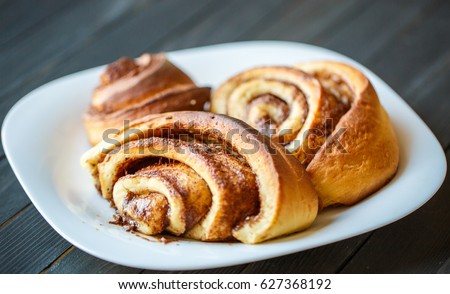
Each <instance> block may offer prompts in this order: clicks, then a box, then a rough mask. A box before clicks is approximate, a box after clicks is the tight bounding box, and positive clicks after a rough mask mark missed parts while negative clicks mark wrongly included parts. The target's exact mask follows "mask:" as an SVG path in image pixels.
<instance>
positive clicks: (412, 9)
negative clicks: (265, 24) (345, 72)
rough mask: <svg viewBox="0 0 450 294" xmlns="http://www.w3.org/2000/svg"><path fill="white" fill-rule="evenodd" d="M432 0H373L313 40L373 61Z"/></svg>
mask: <svg viewBox="0 0 450 294" xmlns="http://www.w3.org/2000/svg"><path fill="white" fill-rule="evenodd" d="M433 5H434V3H433V1H422V0H414V1H411V0H401V1H389V0H381V1H372V2H371V4H370V6H368V7H365V8H364V9H360V10H358V11H357V13H355V14H354V16H353V17H349V18H348V19H347V20H346V22H345V23H344V24H342V25H341V29H337V30H330V31H326V32H325V33H323V34H321V35H320V39H321V40H319V38H314V42H315V43H318V44H320V45H322V46H325V47H327V48H330V49H333V50H336V51H339V52H341V53H342V54H345V55H348V56H350V57H351V58H353V59H355V60H357V61H362V62H367V61H369V62H370V57H371V56H373V55H375V54H377V53H378V54H382V52H383V51H384V48H383V47H391V46H392V44H393V42H395V39H396V38H397V36H398V34H399V32H401V31H402V30H404V29H405V27H406V26H408V25H410V24H411V21H412V20H414V19H416V18H417V17H418V16H419V15H420V14H421V13H422V12H423V10H424V9H429V7H432V6H433Z"/></svg>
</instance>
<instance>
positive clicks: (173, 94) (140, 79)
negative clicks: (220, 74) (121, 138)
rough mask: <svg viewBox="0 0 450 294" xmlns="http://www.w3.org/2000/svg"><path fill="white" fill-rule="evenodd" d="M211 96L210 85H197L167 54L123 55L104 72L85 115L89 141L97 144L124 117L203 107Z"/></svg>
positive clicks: (129, 119) (120, 125)
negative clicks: (133, 57)
mask: <svg viewBox="0 0 450 294" xmlns="http://www.w3.org/2000/svg"><path fill="white" fill-rule="evenodd" d="M209 96H210V89H209V88H199V87H197V86H196V85H195V83H194V82H193V81H192V80H191V78H190V77H189V76H187V75H186V74H185V73H184V72H183V71H181V70H180V69H179V68H177V67H176V66H175V65H173V64H172V63H171V62H169V61H168V60H167V58H166V57H165V55H164V54H143V55H141V56H140V57H139V58H137V59H130V58H126V57H124V58H120V59H119V60H117V61H115V62H113V63H111V64H109V65H108V66H107V67H106V69H105V71H104V72H103V73H102V75H101V77H100V85H99V86H98V87H97V88H96V89H95V90H94V93H93V96H92V101H91V105H90V107H89V109H88V110H87V112H86V113H85V115H84V124H85V127H86V130H87V133H88V137H89V141H90V142H91V144H92V145H95V144H97V143H98V142H100V141H101V140H102V138H103V135H104V132H105V130H107V129H111V130H120V129H122V128H123V127H124V121H125V120H128V121H132V120H135V119H138V118H141V117H143V116H145V115H148V114H154V113H162V112H168V111H178V110H203V107H204V104H205V102H206V101H208V100H209Z"/></svg>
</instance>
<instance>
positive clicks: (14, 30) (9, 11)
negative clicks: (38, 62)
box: [0, 0, 71, 48]
mask: <svg viewBox="0 0 450 294" xmlns="http://www.w3.org/2000/svg"><path fill="white" fill-rule="evenodd" d="M69 3H71V1H70V0H58V1H53V0H41V1H39V3H33V5H34V6H33V9H30V4H31V3H30V1H29V0H15V1H7V2H4V3H2V4H3V5H2V7H1V9H0V28H2V34H1V35H0V48H3V47H4V46H7V45H8V44H11V43H12V42H14V41H15V40H18V38H26V37H27V36H28V35H29V34H30V33H32V32H33V30H34V29H35V28H36V27H37V26H40V25H42V23H43V22H45V21H47V20H48V19H49V18H51V17H53V16H54V15H55V14H56V13H59V12H60V10H61V9H67V7H68V6H69V5H68V4H69Z"/></svg>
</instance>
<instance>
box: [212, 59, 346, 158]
mask: <svg viewBox="0 0 450 294" xmlns="http://www.w3.org/2000/svg"><path fill="white" fill-rule="evenodd" d="M345 110H346V107H345V105H343V104H341V103H337V102H336V101H335V100H334V99H332V97H328V96H327V95H325V93H324V92H323V90H322V87H321V86H320V84H319V82H318V81H317V80H316V79H314V78H313V77H311V76H310V75H308V74H306V73H304V72H302V71H300V70H297V69H294V68H289V67H281V66H273V67H257V68H253V69H250V70H247V71H245V72H242V73H240V74H238V75H236V76H234V77H232V78H231V79H229V80H228V81H226V82H225V83H223V84H222V85H221V86H220V87H219V88H218V89H216V90H215V91H214V93H213V94H212V97H211V111H212V112H215V113H223V114H228V115H230V116H232V117H235V118H238V119H241V120H243V121H245V122H247V123H248V124H250V125H251V126H252V127H255V128H257V129H259V130H260V131H262V132H264V133H266V134H268V135H271V137H272V138H275V139H276V140H278V141H279V142H280V143H283V144H285V145H286V148H287V149H288V150H289V151H290V152H292V153H293V154H295V155H296V156H297V158H298V159H299V160H300V161H301V162H302V163H304V164H308V163H309V162H310V161H311V159H312V158H313V157H314V153H315V152H316V151H317V150H318V149H319V148H320V146H322V144H323V143H324V142H325V139H326V137H327V135H329V134H330V133H331V131H332V126H333V123H332V122H333V121H336V122H337V121H338V120H339V118H340V117H341V116H342V115H343V113H345ZM327 119H329V121H327Z"/></svg>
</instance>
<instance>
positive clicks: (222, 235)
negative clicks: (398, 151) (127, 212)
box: [81, 111, 318, 243]
mask: <svg viewBox="0 0 450 294" xmlns="http://www.w3.org/2000/svg"><path fill="white" fill-rule="evenodd" d="M130 129H133V130H134V132H133V133H131V134H130V135H129V136H128V135H126V134H127V133H129V132H128V131H127V130H123V131H121V133H120V134H117V135H115V136H114V137H112V138H111V139H112V142H109V143H108V142H105V141H103V142H101V143H99V144H98V145H96V146H94V147H93V148H92V149H91V150H89V151H87V152H86V153H85V154H84V155H83V156H82V159H81V163H82V165H83V167H84V168H85V169H87V170H88V171H89V172H90V173H91V174H92V176H93V179H94V182H95V183H96V186H97V187H98V189H99V191H101V194H102V195H103V197H105V198H107V199H114V198H116V197H117V198H120V197H118V195H117V194H116V192H120V191H118V190H120V189H122V188H123V185H122V186H120V185H119V186H117V182H118V181H119V184H120V181H121V180H123V177H125V179H126V177H130V176H134V174H133V171H132V169H130V166H131V165H130V163H132V162H141V163H142V160H143V159H148V158H166V159H169V160H172V161H176V162H178V163H180V164H183V165H185V166H187V167H189V168H190V169H192V170H193V171H194V172H195V173H196V174H198V175H199V176H200V178H201V179H202V180H203V181H204V182H205V183H206V184H207V186H208V188H209V191H210V193H211V206H210V207H209V211H208V212H207V214H206V215H205V216H204V217H203V218H202V221H200V222H199V223H197V224H196V225H195V226H192V229H190V230H187V231H185V232H183V233H180V232H179V231H178V232H177V233H178V234H179V235H180V234H182V235H185V236H188V237H190V238H194V239H200V240H205V241H221V240H228V239H230V238H231V237H234V238H236V239H237V240H240V241H242V242H244V243H259V242H262V241H265V240H268V239H272V238H275V237H278V236H281V235H285V234H289V233H293V232H298V231H300V230H303V229H305V228H307V227H308V226H310V225H311V223H312V222H313V221H314V219H315V217H316V214H317V210H318V198H317V192H316V191H315V190H314V188H313V185H312V183H311V182H310V179H309V176H308V175H307V173H306V172H305V170H304V169H303V168H302V167H301V166H300V165H299V164H297V159H296V158H295V157H294V156H292V155H290V154H286V153H285V152H284V148H283V147H282V146H281V145H280V144H277V143H274V142H271V141H270V139H269V138H267V137H266V136H264V135H262V134H260V133H259V132H257V131H256V130H255V129H253V128H251V127H250V126H248V125H247V124H245V123H244V122H242V121H239V120H237V119H233V118H230V117H227V116H224V115H218V114H212V113H207V112H191V111H185V112H173V113H164V114H159V115H150V116H147V117H145V118H143V119H141V120H139V121H136V122H135V123H134V124H133V125H132V126H131V127H130ZM168 131H169V132H173V134H177V136H178V137H177V136H175V138H173V139H172V138H166V137H164V136H165V135H167V132H168ZM180 135H183V136H186V135H189V136H190V137H189V138H192V136H194V138H197V139H195V140H192V139H186V137H185V139H181V138H182V137H180ZM211 142H213V146H216V147H211V145H210V144H211ZM217 146H222V147H220V148H219V149H217ZM125 147H126V148H125ZM149 147H150V148H149ZM163 147H165V148H166V149H164V150H166V152H163V153H161V152H160V153H155V152H153V151H154V150H162V149H161V148H163ZM176 148H178V149H177V150H176ZM125 149H126V150H127V152H124V150H125ZM152 150H153V151H152ZM145 164H147V165H152V164H155V163H151V162H150V161H147V163H145ZM157 168H158V167H157V166H156V169H157ZM127 169H128V170H127ZM140 173H141V174H142V173H145V172H142V171H141V172H140ZM172 180H173V178H172ZM193 184H194V183H193ZM131 186H134V187H136V186H135V185H131ZM198 188H199V189H201V187H200V186H198ZM147 189H148V191H147V192H143V191H140V194H141V195H142V194H148V193H149V192H151V191H156V190H155V189H154V188H153V187H152V186H148V187H147ZM135 192H136V191H135ZM121 193H122V192H121ZM163 194H164V193H163ZM122 199H123V197H122ZM114 200H116V199H114ZM169 202H170V201H169ZM114 203H115V205H119V206H120V205H121V203H120V201H115V202H114ZM120 210H121V209H120V208H119V212H120ZM172 211H173V210H172ZM180 218H182V217H180ZM169 226H170V224H169Z"/></svg>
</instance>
